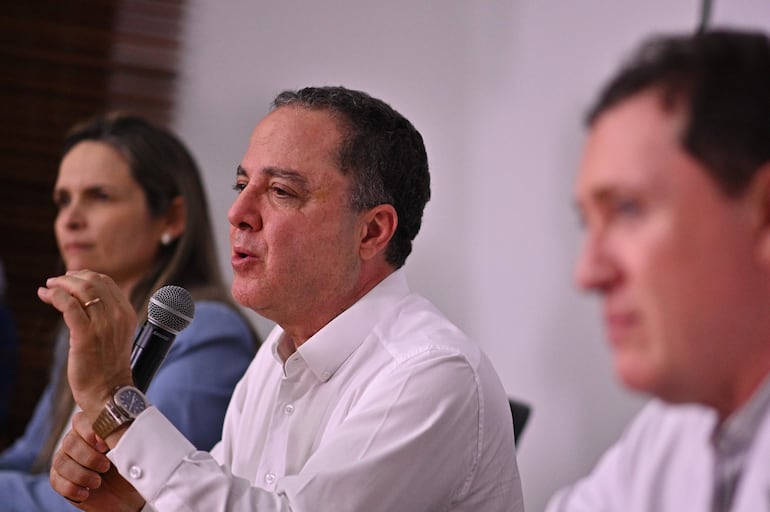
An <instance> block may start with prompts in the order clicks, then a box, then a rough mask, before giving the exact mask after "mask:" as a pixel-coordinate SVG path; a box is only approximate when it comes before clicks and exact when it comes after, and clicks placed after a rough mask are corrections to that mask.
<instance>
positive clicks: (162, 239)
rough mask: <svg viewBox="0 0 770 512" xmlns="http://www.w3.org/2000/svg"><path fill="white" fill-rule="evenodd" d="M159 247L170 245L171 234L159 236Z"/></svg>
mask: <svg viewBox="0 0 770 512" xmlns="http://www.w3.org/2000/svg"><path fill="white" fill-rule="evenodd" d="M160 243H161V245H168V244H170V243H171V234H170V233H168V232H166V233H163V234H162V235H161V236H160Z"/></svg>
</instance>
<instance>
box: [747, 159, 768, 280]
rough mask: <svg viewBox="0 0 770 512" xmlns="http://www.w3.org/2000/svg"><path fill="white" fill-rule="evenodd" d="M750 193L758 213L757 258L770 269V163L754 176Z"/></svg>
mask: <svg viewBox="0 0 770 512" xmlns="http://www.w3.org/2000/svg"><path fill="white" fill-rule="evenodd" d="M750 193H751V195H752V198H751V200H752V202H753V203H754V204H753V207H754V210H755V212H756V226H757V256H758V258H759V263H760V264H762V266H763V267H764V268H766V269H770V162H767V163H765V164H764V165H763V166H762V167H761V168H760V169H759V170H758V171H757V173H756V174H755V175H754V178H753V180H752V184H751V191H750Z"/></svg>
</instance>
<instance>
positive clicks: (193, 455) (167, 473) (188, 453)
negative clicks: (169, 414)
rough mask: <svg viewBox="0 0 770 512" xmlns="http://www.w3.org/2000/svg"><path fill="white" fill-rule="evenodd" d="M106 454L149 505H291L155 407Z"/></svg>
mask: <svg viewBox="0 0 770 512" xmlns="http://www.w3.org/2000/svg"><path fill="white" fill-rule="evenodd" d="M107 456H108V457H109V458H110V460H111V461H112V463H113V464H114V465H115V467H116V468H117V470H118V472H119V473H120V474H121V475H123V477H124V478H126V479H127V480H128V481H129V483H131V485H133V486H134V488H135V489H136V490H137V491H139V493H140V494H141V495H142V496H143V497H144V498H145V500H147V506H145V508H144V510H145V511H148V510H153V511H158V512H163V511H175V512H177V511H178V512H192V511H201V512H203V511H208V510H228V511H231V510H232V511H235V510H238V511H240V510H243V511H256V510H271V511H272V510H275V511H289V510H291V509H290V508H289V506H288V503H286V502H282V500H281V499H280V498H278V496H277V495H275V494H273V493H270V492H267V491H264V490H261V489H257V488H251V484H250V482H248V481H247V480H244V479H242V478H238V477H235V476H233V475H232V474H231V473H230V472H229V471H228V470H227V468H226V467H224V466H221V465H220V464H219V462H217V460H216V459H214V457H213V456H212V455H211V454H210V453H207V452H202V451H198V450H196V448H195V447H194V446H193V445H192V444H191V443H190V442H189V441H188V440H187V439H185V437H184V436H183V435H182V434H181V433H180V432H179V431H178V430H177V429H176V428H174V426H173V425H172V424H171V423H170V422H169V421H168V420H167V419H166V418H165V417H164V416H163V415H162V414H161V413H160V411H158V409H157V408H155V407H150V408H148V409H147V410H145V411H144V412H143V413H142V414H141V415H139V417H138V418H137V419H136V420H135V421H134V423H133V424H132V425H131V427H130V428H129V429H128V430H127V431H126V432H125V434H123V437H122V438H121V439H120V441H119V442H118V444H117V446H115V448H114V449H113V450H111V451H110V452H109V453H108V454H107ZM244 498H246V499H245V500H244Z"/></svg>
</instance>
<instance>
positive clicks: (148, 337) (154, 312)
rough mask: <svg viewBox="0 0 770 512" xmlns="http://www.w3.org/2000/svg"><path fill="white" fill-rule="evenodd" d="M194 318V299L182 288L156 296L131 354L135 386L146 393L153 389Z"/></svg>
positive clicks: (167, 289) (162, 290)
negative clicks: (178, 337) (176, 340)
mask: <svg viewBox="0 0 770 512" xmlns="http://www.w3.org/2000/svg"><path fill="white" fill-rule="evenodd" d="M194 315H195V303H194V302H193V299H192V296H191V295H190V292H188V291H187V290H185V289H184V288H182V287H181V286H174V285H168V286H164V287H162V288H160V289H158V290H157V291H156V292H155V293H153V294H152V297H150V303H149V304H148V305H147V321H146V322H145V323H144V325H143V326H142V328H141V329H139V332H138V333H137V334H136V338H135V339H134V348H133V350H132V352H131V372H132V374H133V377H134V385H135V386H136V387H137V388H139V389H140V390H142V392H145V391H147V388H148V387H149V386H150V381H151V380H152V378H153V377H155V373H156V372H157V371H158V368H159V367H160V365H161V364H162V363H163V361H164V360H165V359H166V354H168V351H169V349H170V348H171V344H172V343H173V342H174V338H176V335H177V334H179V333H180V332H181V331H182V330H183V329H184V328H185V327H187V326H188V325H190V322H192V320H193V316H194Z"/></svg>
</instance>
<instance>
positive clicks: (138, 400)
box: [115, 387, 147, 418]
mask: <svg viewBox="0 0 770 512" xmlns="http://www.w3.org/2000/svg"><path fill="white" fill-rule="evenodd" d="M115 403H116V404H117V405H118V406H119V407H120V408H121V409H123V410H124V411H126V413H128V415H129V416H131V417H132V418H136V417H137V416H139V413H141V412H142V411H143V410H145V409H146V408H147V400H146V398H144V395H143V394H142V392H141V391H139V390H138V389H136V388H132V387H124V388H121V389H119V390H118V392H117V393H115Z"/></svg>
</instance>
